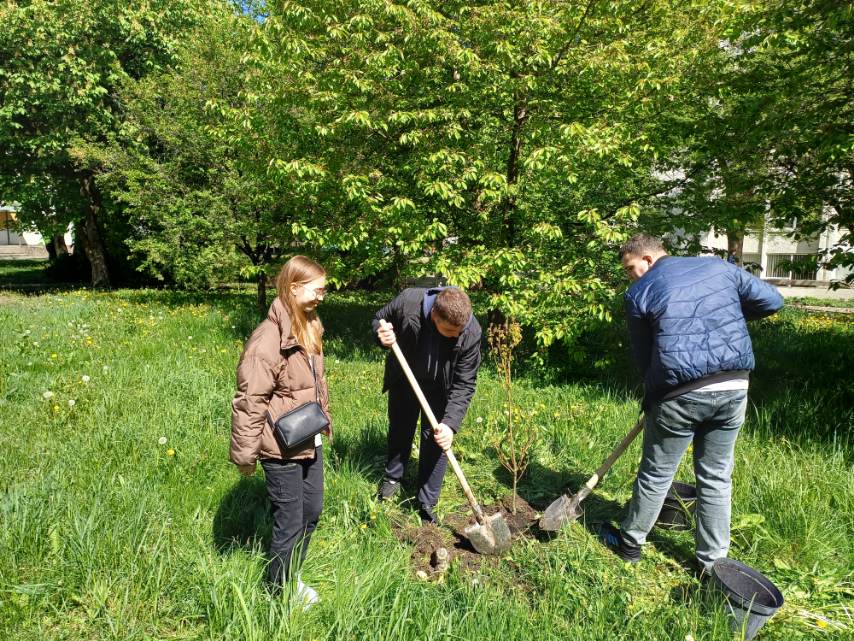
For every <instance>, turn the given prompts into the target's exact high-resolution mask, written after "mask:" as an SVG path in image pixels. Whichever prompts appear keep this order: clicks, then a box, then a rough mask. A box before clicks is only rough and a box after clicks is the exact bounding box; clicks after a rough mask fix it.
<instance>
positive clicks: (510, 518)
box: [393, 496, 537, 579]
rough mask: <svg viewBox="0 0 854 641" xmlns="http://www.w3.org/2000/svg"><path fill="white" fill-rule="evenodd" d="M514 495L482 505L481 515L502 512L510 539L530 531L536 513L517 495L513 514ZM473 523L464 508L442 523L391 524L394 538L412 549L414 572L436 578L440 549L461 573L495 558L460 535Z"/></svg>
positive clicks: (476, 570) (438, 573)
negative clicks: (418, 525) (494, 503)
mask: <svg viewBox="0 0 854 641" xmlns="http://www.w3.org/2000/svg"><path fill="white" fill-rule="evenodd" d="M512 503H513V497H512V496H506V497H504V499H502V500H501V502H500V503H499V504H498V505H485V506H483V511H484V514H486V515H487V516H490V515H492V514H495V513H496V512H501V513H502V514H503V515H504V520H505V521H506V522H507V526H508V527H509V528H510V534H511V537H512V540H513V541H516V540H518V539H519V538H521V537H523V536H526V535H528V534H529V533H531V532H532V528H534V526H535V523H536V521H537V512H536V510H534V508H532V507H531V506H530V505H529V504H528V502H527V501H525V499H523V498H521V497H519V496H517V497H516V513H515V514H513V513H512ZM474 522H475V519H474V515H473V514H472V512H471V510H470V509H468V507H466V508H465V509H462V510H460V511H457V512H454V513H452V514H449V515H448V516H447V517H446V518H445V519H444V520H443V522H442V525H441V526H438V527H437V526H435V525H422V526H420V527H414V526H412V525H410V524H408V523H395V524H393V529H394V533H395V535H396V536H397V538H398V539H399V540H400V541H402V542H404V543H407V544H409V545H412V546H413V549H412V567H413V568H414V569H415V571H416V572H418V571H419V570H422V571H424V572H425V573H426V574H427V576H428V577H429V578H431V579H435V578H438V576H439V575H440V574H441V571H439V570H437V569H436V567H435V563H436V560H435V556H434V552H435V551H436V550H437V549H439V548H445V549H447V551H448V561H449V563H450V564H451V565H455V566H456V567H457V568H458V569H461V570H462V571H464V572H471V573H477V572H478V571H479V570H480V569H481V568H482V567H483V566H484V564H490V565H494V564H495V563H496V562H497V560H498V557H494V556H488V555H484V554H480V553H478V552H477V551H476V550H475V549H474V548H473V547H472V546H471V544H470V543H469V540H468V539H467V538H466V536H465V534H463V532H464V530H465V528H466V527H467V526H469V525H472V524H473V523H474Z"/></svg>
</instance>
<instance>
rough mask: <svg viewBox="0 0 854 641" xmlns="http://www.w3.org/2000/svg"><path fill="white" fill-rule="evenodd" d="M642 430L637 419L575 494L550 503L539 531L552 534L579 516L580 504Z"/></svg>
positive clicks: (541, 520)
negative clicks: (630, 429)
mask: <svg viewBox="0 0 854 641" xmlns="http://www.w3.org/2000/svg"><path fill="white" fill-rule="evenodd" d="M641 430H643V416H641V417H640V418H639V419H638V422H637V423H636V424H635V426H634V427H633V428H632V431H631V432H629V433H628V434H626V436H625V438H623V440H622V441H620V444H619V445H618V446H617V448H616V449H615V450H614V451H613V452H611V453H610V454H609V455H608V458H606V459H605V461H604V462H603V463H602V465H600V466H599V469H598V470H596V472H595V473H594V474H593V476H591V477H590V478H589V479H587V482H586V483H585V484H584V486H583V487H582V488H581V489H580V490H579V491H578V493H577V494H575V495H572V494H569V493H568V492H567V493H566V494H562V495H561V496H560V498H558V499H556V500H554V501H552V503H551V505H549V506H548V507H547V508H546V511H545V512H544V513H543V516H542V518H541V519H540V529H541V530H545V531H547V532H554V531H556V530H559V529H560V528H562V527H563V526H564V525H565V524H566V523H567V522H570V523H571V522H572V521H574V520H575V519H577V518H578V517H579V516H581V502H582V501H583V500H584V499H586V498H587V496H588V495H589V494H590V493H591V492H592V491H593V488H594V487H596V486H597V485H598V484H599V481H601V480H602V477H603V476H605V474H607V473H608V470H610V469H611V466H612V465H613V464H614V461H616V460H617V459H618V458H620V456H622V454H623V452H625V451H626V448H627V447H628V446H629V445H630V444H631V442H632V441H634V440H635V438H636V437H637V435H638V434H640V433H641Z"/></svg>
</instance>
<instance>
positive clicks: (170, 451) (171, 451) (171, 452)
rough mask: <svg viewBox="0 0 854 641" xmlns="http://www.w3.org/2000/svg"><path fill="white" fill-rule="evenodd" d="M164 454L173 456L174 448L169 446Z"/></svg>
mask: <svg viewBox="0 0 854 641" xmlns="http://www.w3.org/2000/svg"><path fill="white" fill-rule="evenodd" d="M166 456H175V450H173V449H172V448H171V447H170V448H169V449H168V450H166Z"/></svg>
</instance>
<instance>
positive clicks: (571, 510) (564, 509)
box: [540, 494, 582, 532]
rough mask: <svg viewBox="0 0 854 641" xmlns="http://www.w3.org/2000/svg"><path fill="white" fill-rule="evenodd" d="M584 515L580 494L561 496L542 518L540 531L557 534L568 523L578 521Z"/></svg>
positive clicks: (553, 502)
mask: <svg viewBox="0 0 854 641" xmlns="http://www.w3.org/2000/svg"><path fill="white" fill-rule="evenodd" d="M581 514H582V509H581V501H580V500H579V497H578V494H575V495H568V494H561V496H560V498H558V499H557V500H555V501H552V503H551V505H549V506H548V507H547V508H546V511H545V512H543V516H542V518H540V529H541V530H545V531H546V532H556V531H557V530H559V529H561V528H562V527H563V526H564V525H565V524H566V523H569V522H572V521H574V520H576V519H577V518H578V517H579V516H581Z"/></svg>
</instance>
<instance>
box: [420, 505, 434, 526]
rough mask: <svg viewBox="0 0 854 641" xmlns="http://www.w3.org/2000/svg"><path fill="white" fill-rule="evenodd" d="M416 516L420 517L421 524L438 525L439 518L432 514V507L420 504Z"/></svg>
mask: <svg viewBox="0 0 854 641" xmlns="http://www.w3.org/2000/svg"><path fill="white" fill-rule="evenodd" d="M418 516H420V517H421V525H428V524H432V525H439V520H438V519H437V518H436V515H435V514H433V508H430V507H427V506H425V505H422V506H421V507H420V508H418Z"/></svg>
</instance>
